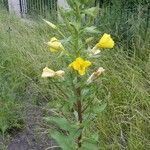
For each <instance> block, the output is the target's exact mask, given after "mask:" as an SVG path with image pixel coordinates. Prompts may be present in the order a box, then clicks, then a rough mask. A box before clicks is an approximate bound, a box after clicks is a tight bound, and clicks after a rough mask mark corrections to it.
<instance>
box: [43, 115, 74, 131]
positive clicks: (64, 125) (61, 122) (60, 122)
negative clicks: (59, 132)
mask: <svg viewBox="0 0 150 150" xmlns="http://www.w3.org/2000/svg"><path fill="white" fill-rule="evenodd" d="M45 120H46V121H48V122H51V123H54V124H56V125H57V126H58V127H59V128H60V129H63V130H66V131H72V130H74V127H72V126H71V123H70V122H69V121H68V120H67V119H66V118H60V117H46V118H45Z"/></svg>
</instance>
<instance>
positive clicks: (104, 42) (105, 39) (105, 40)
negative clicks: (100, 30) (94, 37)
mask: <svg viewBox="0 0 150 150" xmlns="http://www.w3.org/2000/svg"><path fill="white" fill-rule="evenodd" d="M114 45H115V43H114V41H113V39H112V38H111V36H110V34H106V33H104V35H103V36H102V38H101V39H100V40H99V42H98V43H97V44H96V47H97V48H113V47H114Z"/></svg>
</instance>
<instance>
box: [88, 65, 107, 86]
mask: <svg viewBox="0 0 150 150" xmlns="http://www.w3.org/2000/svg"><path fill="white" fill-rule="evenodd" d="M104 71H105V69H104V68H103V67H99V68H98V69H97V70H96V71H95V72H93V73H92V75H91V76H90V77H89V78H88V80H87V83H88V84H90V83H91V82H93V80H95V79H97V78H98V77H99V76H100V75H101V74H102V73H103V72H104Z"/></svg>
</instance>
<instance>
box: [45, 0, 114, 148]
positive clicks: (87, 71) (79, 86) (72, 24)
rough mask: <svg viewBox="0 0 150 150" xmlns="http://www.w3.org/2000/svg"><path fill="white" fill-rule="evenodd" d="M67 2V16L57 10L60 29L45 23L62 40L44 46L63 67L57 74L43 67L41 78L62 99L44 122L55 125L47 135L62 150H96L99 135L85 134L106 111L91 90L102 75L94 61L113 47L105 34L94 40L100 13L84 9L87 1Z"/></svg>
mask: <svg viewBox="0 0 150 150" xmlns="http://www.w3.org/2000/svg"><path fill="white" fill-rule="evenodd" d="M67 2H68V5H69V9H68V10H66V12H65V11H64V10H63V9H62V8H60V9H59V12H60V15H61V19H60V20H61V25H62V26H63V28H61V27H60V26H59V25H58V26H56V25H55V24H53V23H52V22H49V21H47V20H44V21H45V22H46V23H47V24H48V25H49V26H50V27H51V28H52V29H54V30H55V31H56V32H57V34H59V37H61V39H59V38H58V37H51V39H50V41H48V42H46V44H47V46H48V49H49V51H50V53H51V55H55V57H54V58H55V59H57V60H54V61H55V62H58V63H60V65H59V64H58V65H59V66H62V64H63V67H60V68H59V70H56V69H55V66H54V67H53V68H49V67H48V66H45V68H44V69H43V72H42V78H45V80H49V81H50V83H51V84H54V85H55V86H56V88H58V89H59V91H60V92H62V93H64V96H65V98H64V99H62V103H61V104H62V106H61V108H62V109H61V110H60V109H59V111H60V112H59V111H57V113H54V115H53V116H51V117H47V118H46V120H47V121H48V122H50V123H52V124H54V129H55V130H52V129H50V135H51V137H53V138H54V139H55V140H56V141H57V143H58V144H59V146H60V147H61V148H62V149H63V150H77V149H78V150H98V149H99V147H98V143H97V142H98V135H97V134H96V133H91V135H90V137H89V136H88V135H87V134H86V131H87V130H88V129H89V126H90V123H91V122H92V121H93V120H94V118H96V116H97V115H98V114H99V113H101V112H102V111H103V110H104V109H105V107H106V103H105V102H101V101H99V100H98V98H97V97H96V91H95V90H94V89H95V88H96V87H97V86H98V85H97V84H96V82H95V81H96V80H99V77H100V76H101V75H102V74H103V72H104V71H105V69H104V68H103V67H102V66H99V64H97V63H96V60H97V59H100V57H99V56H100V52H101V50H103V49H107V48H108V49H110V48H113V47H114V41H113V39H112V38H111V35H110V34H107V33H103V34H101V35H100V36H101V37H100V39H94V36H95V35H99V34H100V32H99V31H98V30H97V29H96V27H95V26H94V19H95V18H96V14H97V13H98V11H99V10H98V8H97V7H92V8H88V7H87V6H88V5H87V4H88V3H91V1H90V0H76V1H74V0H67ZM89 6H90V5H89ZM68 14H71V15H68ZM64 31H66V32H64ZM89 35H90V36H91V35H92V36H91V37H88V36H89ZM87 37H88V38H87ZM93 39H94V40H95V41H97V42H95V43H94V44H93V42H91V41H92V40H93ZM61 41H63V42H61ZM56 56H58V57H56ZM51 61H53V60H51Z"/></svg>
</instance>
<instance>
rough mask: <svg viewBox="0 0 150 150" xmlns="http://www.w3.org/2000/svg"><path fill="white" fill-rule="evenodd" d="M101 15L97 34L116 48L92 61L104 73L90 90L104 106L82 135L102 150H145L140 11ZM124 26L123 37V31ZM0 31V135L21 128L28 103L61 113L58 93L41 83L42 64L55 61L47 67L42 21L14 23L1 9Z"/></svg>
mask: <svg viewBox="0 0 150 150" xmlns="http://www.w3.org/2000/svg"><path fill="white" fill-rule="evenodd" d="M139 7H140V5H139ZM142 9H146V8H142ZM0 10H1V9H0ZM113 10H114V11H113ZM101 11H102V13H101V15H100V17H99V19H100V21H97V22H96V23H97V24H98V27H99V28H100V29H101V31H102V32H108V33H111V34H112V36H114V37H115V41H116V43H117V44H116V47H115V48H114V49H113V50H108V51H103V52H102V56H101V59H100V60H98V61H97V63H99V64H101V66H103V67H104V68H105V69H106V72H105V75H104V76H103V77H102V79H101V80H98V81H97V82H96V84H98V85H99V87H98V88H96V89H94V90H95V91H97V95H96V97H97V98H98V99H99V100H101V101H105V102H107V107H106V109H105V111H103V112H102V113H101V114H100V115H99V116H98V117H97V118H94V119H93V122H92V123H91V124H90V126H91V127H90V129H88V130H87V131H86V134H87V136H89V137H91V135H92V133H96V134H97V137H93V139H94V138H95V139H98V141H99V142H98V144H99V146H100V147H101V148H100V149H103V150H107V149H115V150H116V149H118V150H119V149H131V150H147V149H149V147H150V143H149V139H150V135H149V133H150V128H149V123H150V118H149V116H150V110H149V108H150V101H149V99H150V55H149V51H150V43H149V41H150V28H148V26H147V23H146V22H145V18H144V17H141V16H142V15H141V13H142V12H143V11H142V10H141V11H139V15H138V18H135V14H134V13H133V14H132V12H131V13H130V15H129V17H128V18H127V20H124V17H123V16H124V15H125V13H124V14H120V15H122V18H121V19H119V15H118V13H116V12H118V11H116V9H111V11H112V12H111V14H110V13H108V11H109V10H108V9H107V8H102V10H101ZM120 13H121V12H120ZM126 25H128V30H127V31H129V32H128V34H126V33H127V32H126V33H125V32H124V31H126ZM0 29H1V30H0V60H1V61H0V107H1V108H0V131H1V133H2V134H4V133H6V131H8V130H9V129H12V128H18V127H19V128H20V127H21V125H22V115H21V113H22V109H27V108H24V107H25V104H26V103H29V101H30V103H31V105H32V104H37V105H40V106H42V107H43V109H44V110H47V109H49V110H50V109H54V108H55V107H57V108H59V109H60V110H62V108H61V107H60V106H61V105H60V104H61V100H62V99H64V95H63V94H62V93H61V92H60V91H58V90H57V88H56V87H55V86H54V85H52V84H49V85H47V81H44V80H43V79H41V73H42V69H43V68H44V67H45V66H46V65H48V66H51V67H53V66H54V65H55V67H56V68H59V66H57V65H58V64H59V63H57V64H56V63H53V64H51V63H50V61H49V60H51V59H55V58H54V57H52V56H51V54H50V53H49V51H48V50H47V46H46V45H45V44H44V42H47V41H49V39H50V38H51V37H53V36H54V35H56V33H54V32H53V31H52V30H50V29H49V28H48V27H47V25H45V24H44V23H43V22H33V21H32V20H22V19H21V20H20V19H18V18H15V17H14V16H10V15H8V14H7V12H6V11H5V10H1V11H0ZM124 33H125V35H124ZM145 33H146V34H145ZM97 36H99V35H97ZM55 61H56V62H57V60H55ZM65 90H66V89H65ZM54 93H55V94H54ZM95 100H96V99H95ZM43 104H44V105H43ZM62 112H63V110H62Z"/></svg>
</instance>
